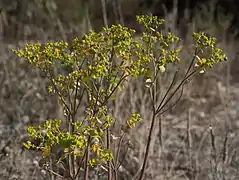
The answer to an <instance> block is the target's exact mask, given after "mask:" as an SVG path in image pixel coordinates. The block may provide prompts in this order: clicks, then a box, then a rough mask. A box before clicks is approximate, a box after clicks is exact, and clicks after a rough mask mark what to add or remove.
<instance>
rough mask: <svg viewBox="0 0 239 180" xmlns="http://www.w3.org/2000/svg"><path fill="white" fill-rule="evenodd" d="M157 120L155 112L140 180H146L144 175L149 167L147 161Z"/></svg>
mask: <svg viewBox="0 0 239 180" xmlns="http://www.w3.org/2000/svg"><path fill="white" fill-rule="evenodd" d="M155 120H156V113H155V112H154V113H153V116H152V119H151V125H150V130H149V135H148V141H147V145H146V151H145V156H144V161H143V167H142V170H141V173H140V177H139V180H142V179H143V178H144V173H145V170H146V165H147V161H148V155H149V149H150V144H151V140H152V134H153V129H154V125H155Z"/></svg>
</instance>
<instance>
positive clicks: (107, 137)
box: [106, 128, 112, 180]
mask: <svg viewBox="0 0 239 180" xmlns="http://www.w3.org/2000/svg"><path fill="white" fill-rule="evenodd" d="M106 146H107V149H110V130H109V128H107V130H106ZM107 164H108V180H111V179H112V171H111V164H110V161H108V163H107Z"/></svg>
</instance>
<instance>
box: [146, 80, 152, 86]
mask: <svg viewBox="0 0 239 180" xmlns="http://www.w3.org/2000/svg"><path fill="white" fill-rule="evenodd" d="M151 85H152V80H151V79H147V80H146V84H145V86H146V87H147V88H150V86H151Z"/></svg>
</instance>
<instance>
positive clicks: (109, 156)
mask: <svg viewBox="0 0 239 180" xmlns="http://www.w3.org/2000/svg"><path fill="white" fill-rule="evenodd" d="M137 21H138V22H139V24H141V25H143V26H144V32H143V33H142V34H140V35H139V34H137V37H136V31H135V30H134V29H129V28H127V27H124V26H121V25H113V26H111V27H109V28H103V29H102V31H100V32H94V31H91V32H89V33H88V34H86V35H84V36H83V37H82V38H81V39H78V38H75V39H74V40H73V41H72V43H70V44H69V43H67V42H65V41H59V42H48V43H46V44H40V43H36V44H27V45H26V46H25V47H24V48H23V49H19V50H13V51H14V53H15V54H16V55H17V56H18V57H20V58H24V59H26V60H27V61H28V62H29V63H30V64H31V65H33V66H35V67H37V68H38V69H40V70H41V71H42V72H43V73H44V75H45V76H46V77H47V78H48V79H49V83H50V85H49V86H48V90H49V93H52V94H55V95H56V96H57V97H58V98H59V100H60V102H61V105H62V107H63V109H64V114H65V119H61V120H59V119H56V120H46V121H45V123H44V124H43V125H39V126H30V127H28V133H29V137H30V138H32V139H37V140H39V142H40V143H39V144H33V143H32V142H31V141H28V142H26V143H25V144H24V145H25V147H26V148H29V149H35V150H40V151H42V160H41V161H40V162H39V165H40V166H41V167H42V168H44V169H45V170H47V171H49V173H50V174H52V175H53V176H60V177H62V178H65V179H67V178H68V179H78V177H79V176H82V174H81V173H83V176H84V179H88V177H89V171H90V168H96V167H98V168H102V169H104V170H107V176H108V179H117V177H118V176H117V171H118V169H119V166H120V165H121V163H120V162H119V155H120V153H121V152H120V146H121V143H120V142H121V141H122V139H123V138H124V135H125V134H127V133H128V132H129V131H130V129H131V128H134V127H135V126H136V125H137V123H138V122H139V121H142V118H141V116H140V114H138V113H134V114H132V117H131V118H130V119H128V120H126V123H125V125H124V128H122V133H121V136H120V137H117V138H116V137H114V132H112V131H111V128H112V125H113V124H114V123H115V122H116V121H117V118H116V117H112V116H111V115H109V113H108V111H109V109H110V108H111V107H110V106H109V102H110V101H114V99H115V98H116V97H115V96H116V92H122V91H124V90H125V86H126V85H127V84H129V83H130V81H131V80H132V79H136V80H137V79H139V78H143V79H144V81H145V89H146V91H147V92H148V94H149V96H150V101H151V114H152V119H151V122H150V123H151V124H150V129H149V132H148V141H147V146H146V147H145V148H146V149H145V157H144V161H143V162H142V169H141V173H140V175H139V179H143V178H144V174H145V169H146V166H147V160H148V156H149V149H150V143H151V137H152V134H153V128H154V126H155V121H156V119H157V118H158V116H160V115H161V114H162V113H164V112H165V111H166V110H167V109H168V108H169V107H168V104H169V102H170V101H172V97H174V96H175V94H176V93H177V92H182V89H183V85H184V84H185V82H186V80H188V79H189V78H191V77H192V76H193V75H195V74H198V73H203V72H205V71H206V70H207V69H208V68H211V67H213V66H214V65H215V64H217V63H219V62H222V61H225V60H226V56H225V55H224V54H223V51H222V50H221V49H219V48H217V47H216V46H215V44H216V39H215V38H213V37H209V36H207V35H206V34H205V33H193V39H194V42H195V44H194V45H193V46H194V48H195V51H194V54H192V60H191V62H190V64H189V67H188V69H187V71H186V72H185V74H184V76H183V78H182V79H181V80H180V81H179V83H176V79H177V78H176V76H177V72H176V73H175V75H174V78H173V79H172V80H171V81H172V83H171V85H170V87H169V89H168V91H167V92H166V93H165V94H164V95H163V96H161V92H160V89H158V87H157V80H158V77H159V76H161V75H162V73H163V72H164V71H167V67H168V65H169V64H174V65H175V66H176V65H177V64H178V63H180V61H181V60H180V58H179V54H180V48H179V47H177V44H178V43H179V41H180V38H178V37H177V36H175V35H174V34H172V33H164V32H163V31H161V30H160V26H161V25H162V24H163V23H164V20H163V19H159V18H158V17H155V16H137ZM58 66H60V70H59V69H57V70H56V67H58ZM169 81H170V80H169ZM159 97H163V98H162V99H161V100H160V103H158V102H159V101H158V99H159ZM180 97H181V96H180ZM180 97H179V98H180ZM83 101H84V103H85V102H86V108H85V110H84V113H83V114H84V115H83V116H82V114H81V116H79V109H80V108H81V106H83ZM177 102H178V101H176V102H175V103H173V106H174V105H175V104H176V103H177ZM84 107H85V106H84ZM170 107H171V106H170ZM82 117H83V118H82ZM112 144H116V145H117V148H116V150H115V149H114V148H115V146H112ZM60 164H62V165H63V167H64V169H63V172H58V171H57V167H58V166H59V165H60ZM82 169H83V171H81V170H82Z"/></svg>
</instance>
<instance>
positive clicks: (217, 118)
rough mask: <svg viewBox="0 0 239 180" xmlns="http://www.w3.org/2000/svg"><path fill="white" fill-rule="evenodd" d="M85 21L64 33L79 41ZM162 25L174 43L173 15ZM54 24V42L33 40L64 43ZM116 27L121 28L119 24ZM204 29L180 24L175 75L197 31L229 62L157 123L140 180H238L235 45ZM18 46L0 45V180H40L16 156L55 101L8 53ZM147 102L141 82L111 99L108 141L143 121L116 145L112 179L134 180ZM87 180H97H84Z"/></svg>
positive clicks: (51, 114)
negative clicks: (130, 121) (133, 117)
mask: <svg viewBox="0 0 239 180" xmlns="http://www.w3.org/2000/svg"><path fill="white" fill-rule="evenodd" d="M102 2H103V1H102ZM127 7H128V6H127ZM121 8H124V7H121ZM89 14H90V13H89ZM89 14H88V15H86V16H84V17H85V19H84V20H83V21H82V23H81V24H74V25H73V24H71V23H69V25H71V26H70V28H72V32H76V31H77V30H76V29H77V28H80V31H79V32H77V33H78V35H81V34H83V33H84V32H86V31H87V30H88V29H89V28H90V27H91V26H92V24H94V26H98V25H95V24H97V23H93V22H91V21H89ZM119 14H120V13H119ZM121 18H122V17H121ZM165 18H166V21H167V22H169V23H168V24H167V26H166V27H165V31H173V32H174V33H176V34H178V35H180V34H181V32H179V31H178V30H177V29H176V28H175V15H174V13H172V14H168V16H167V17H165ZM58 20H59V21H58V22H59V23H58V28H59V29H61V30H60V31H59V34H58V37H55V36H54V34H53V32H54V31H53V30H50V31H49V32H44V31H42V30H41V29H40V30H39V29H37V28H36V27H34V28H33V29H32V31H34V33H36V34H38V35H37V38H36V39H41V40H42V41H46V40H47V39H49V37H51V38H52V37H54V39H59V38H63V39H67V37H66V36H67V34H69V33H70V32H68V30H69V29H70V28H69V29H68V30H64V28H65V26H63V25H62V24H61V23H60V22H61V21H60V19H58ZM119 21H121V22H125V20H122V19H120V18H119ZM210 23H211V22H207V21H206V20H205V19H201V20H200V18H197V19H196V20H195V21H194V23H192V24H188V35H187V36H186V37H184V38H183V41H182V44H181V45H182V47H183V52H182V57H181V58H182V59H183V63H182V65H181V66H180V70H181V71H182V72H183V71H184V69H185V67H186V66H187V64H188V62H189V60H190V57H191V56H190V55H191V54H192V49H191V44H192V40H191V38H190V36H189V35H190V33H191V32H193V31H197V30H198V29H201V28H199V27H203V30H204V31H206V32H207V33H210V34H212V35H215V36H216V37H217V38H218V39H219V46H220V47H222V48H223V49H224V50H225V52H226V53H227V54H228V56H229V62H227V63H224V64H221V65H218V66H217V67H215V68H214V69H213V70H210V71H209V72H207V73H206V74H204V75H202V76H198V77H195V78H193V80H191V81H189V82H188V83H187V84H186V86H185V91H184V93H183V97H182V99H181V100H180V102H179V103H178V105H177V106H176V107H174V108H172V109H170V110H169V111H167V112H166V113H165V114H163V115H162V116H161V117H160V118H159V119H158V121H157V125H156V126H155V129H154V135H153V139H152V142H153V143H152V146H151V151H150V157H149V163H148V167H147V169H146V177H145V179H156V180H161V179H162V180H164V179H165V180H174V179H175V180H180V179H182V180H184V179H186V180H187V179H190V180H191V179H193V180H204V179H205V180H209V179H213V180H216V179H217V180H229V179H230V180H234V179H235V180H236V179H238V178H239V174H238V172H239V171H238V167H239V159H238V157H239V156H238V150H239V147H238V143H239V142H238V138H237V137H238V133H239V131H238V127H239V123H238V116H239V115H238V112H239V109H238V106H237V104H238V101H239V86H238V80H237V79H238V75H237V74H238V73H237V71H236V69H237V65H238V63H237V61H238V59H237V55H236V54H237V49H236V48H235V47H237V42H235V41H233V40H228V39H225V37H226V35H225V33H224V32H225V24H226V23H227V22H226V21H225V24H224V25H222V26H221V28H216V29H215V28H214V26H213V27H212V26H211V24H210ZM105 24H106V21H105ZM126 24H127V23H126ZM33 25H34V24H32V26H31V27H33ZM222 27H223V28H222ZM43 32H44V33H43ZM47 33H49V34H50V35H47ZM73 34H74V33H73ZM75 34H76V33H75ZM24 43H26V41H24V42H21V43H20V42H16V43H15V44H13V42H6V41H0V46H1V47H0V69H1V71H0V82H1V84H0V87H1V88H0V90H1V92H0V93H1V96H0V111H1V113H0V120H1V121H0V138H1V144H0V148H1V149H0V150H1V152H0V166H1V170H0V179H19V180H20V179H24V180H25V179H29V180H32V179H37V180H38V179H47V176H45V175H44V173H45V172H44V171H42V170H40V168H39V167H38V160H39V154H37V153H33V152H29V151H25V150H24V151H23V150H22V142H23V140H25V138H26V137H25V134H26V127H27V126H28V125H30V124H39V123H42V122H43V121H44V120H45V119H48V118H56V117H61V111H60V110H59V106H56V104H57V101H56V99H55V98H54V97H51V96H49V95H48V94H47V92H46V89H45V86H46V80H45V79H44V77H42V76H41V74H40V73H39V72H38V71H36V70H34V69H32V68H31V67H29V66H28V65H27V64H26V63H25V62H24V61H22V60H19V59H16V58H15V57H14V56H13V55H12V54H11V53H10V50H11V49H12V48H15V47H16V46H22V45H23V44H24ZM174 71H175V68H174V67H170V69H169V71H168V72H167V73H165V74H164V75H163V76H162V77H161V79H159V88H160V91H161V92H162V94H164V93H165V91H166V90H167V88H168V86H169V84H170V80H171V79H172V76H173V72H174ZM148 102H149V101H148V96H147V94H146V93H145V90H144V82H141V83H135V82H132V84H130V85H129V86H128V87H127V91H126V92H125V93H123V94H119V95H118V96H117V100H116V102H114V104H113V105H112V111H111V113H112V114H113V115H114V116H115V117H116V118H117V123H116V124H115V126H114V133H115V134H116V135H117V134H119V133H120V131H119V129H120V127H121V124H123V122H125V121H126V119H127V118H128V116H129V115H130V113H134V112H140V114H141V115H142V117H143V119H144V121H143V122H141V123H140V124H139V125H138V126H137V128H135V129H133V130H132V131H131V132H130V134H128V135H127V137H126V139H125V140H124V141H123V142H122V152H127V153H126V154H125V156H124V153H122V155H121V156H120V159H121V160H122V161H123V162H122V165H121V167H120V168H119V171H120V173H119V176H120V178H119V179H137V176H138V173H139V171H138V170H139V169H140V166H141V164H142V163H141V162H142V161H143V155H144V153H145V152H144V151H145V145H146V141H147V133H148V129H149V124H150V123H149V120H150V119H151V116H152V114H151V113H150V112H151V111H150V109H149V104H148ZM101 177H103V176H101ZM91 179H97V178H94V177H93V176H92V177H91Z"/></svg>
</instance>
